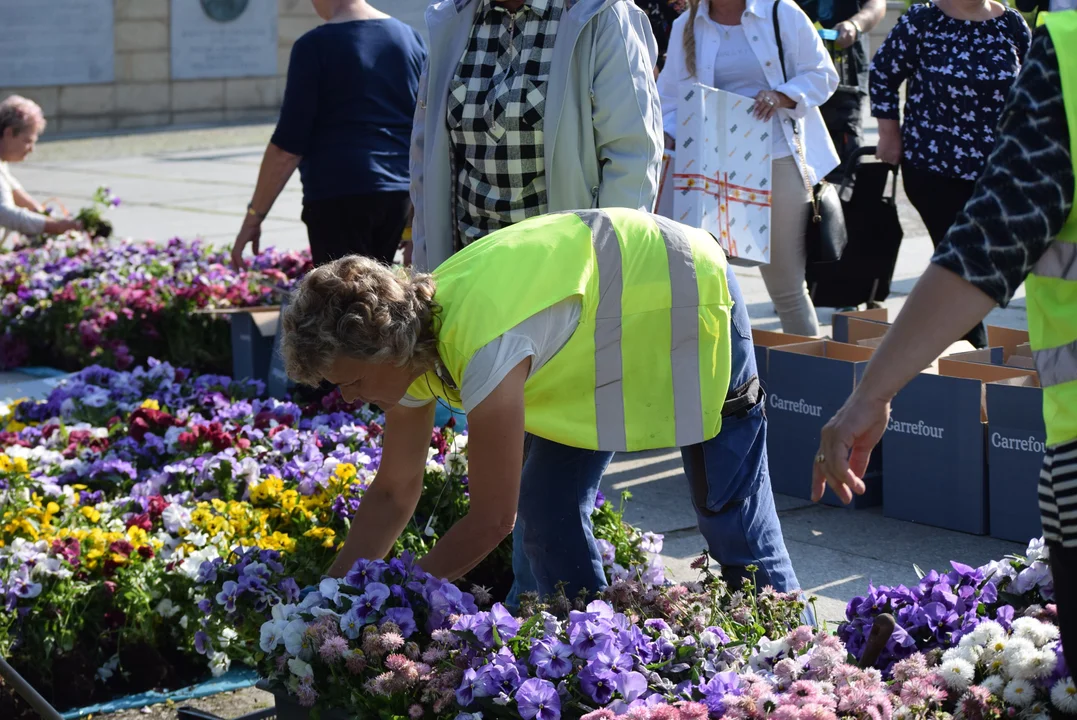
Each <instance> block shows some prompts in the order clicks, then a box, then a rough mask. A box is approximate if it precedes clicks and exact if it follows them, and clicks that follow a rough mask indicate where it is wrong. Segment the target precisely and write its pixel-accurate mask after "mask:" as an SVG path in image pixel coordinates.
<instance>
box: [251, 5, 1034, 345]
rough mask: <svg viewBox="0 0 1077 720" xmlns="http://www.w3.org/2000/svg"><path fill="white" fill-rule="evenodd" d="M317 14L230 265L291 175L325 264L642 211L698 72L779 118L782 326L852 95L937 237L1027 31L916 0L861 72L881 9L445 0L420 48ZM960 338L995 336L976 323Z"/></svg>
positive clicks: (409, 39)
mask: <svg viewBox="0 0 1077 720" xmlns="http://www.w3.org/2000/svg"><path fill="white" fill-rule="evenodd" d="M314 5H315V7H316V9H317V10H318V13H319V14H320V15H321V17H322V18H323V19H324V20H325V21H326V23H325V25H323V26H321V27H319V28H317V29H315V30H313V31H311V32H310V33H308V34H307V35H305V36H303V37H302V38H300V40H299V41H298V42H297V43H296V44H295V47H294V48H293V50H292V59H291V63H290V65H289V73H288V81H287V88H286V91H285V97H284V104H283V107H282V111H281V117H280V121H279V123H278V126H277V129H276V132H275V133H274V135H273V138H272V140H271V141H270V143H269V145H268V146H267V148H266V154H265V158H264V161H263V164H262V168H261V172H260V174H259V179H258V184H257V186H256V189H255V192H254V195H253V197H252V200H251V204H250V206H249V207H248V211H247V216H246V218H245V220H244V223H243V227H242V228H241V230H240V233H239V235H238V236H237V238H236V242H235V246H234V250H233V258H234V262H235V263H236V264H237V266H238V265H241V264H242V263H243V259H242V255H243V251H244V249H245V248H246V247H247V246H253V247H255V248H257V244H258V239H259V228H260V226H261V222H262V220H263V219H264V218H265V216H266V214H267V213H268V212H269V211H270V209H271V207H272V205H273V201H274V200H275V199H276V197H277V195H278V193H279V192H280V190H281V189H282V188H283V187H284V185H285V183H286V182H287V180H288V178H289V177H290V175H291V174H292V172H294V170H295V169H296V168H297V167H298V169H299V171H300V176H301V179H302V184H303V195H304V198H303V216H302V219H303V221H304V223H305V224H306V226H307V231H308V236H309V239H310V244H311V250H312V253H313V256H314V261H315V263H316V264H322V263H324V262H327V261H329V260H331V259H333V258H337V257H341V256H344V255H348V254H351V253H359V254H363V255H367V256H369V257H373V258H375V259H378V260H381V261H384V262H388V261H391V260H392V258H393V257H394V254H395V253H396V251H397V246H398V245H399V244H400V241H401V238H402V236H405V234H406V228H407V227H408V226H409V225H410V228H411V231H410V238H409V239H410V242H409V243H405V257H406V259H408V260H409V261H413V262H414V264H415V266H416V267H417V268H418V269H432V268H434V267H437V266H438V265H440V264H441V263H442V262H444V261H445V260H446V259H448V257H449V256H450V255H452V254H453V253H454V252H455V251H457V250H459V249H460V248H462V247H463V246H465V245H467V244H468V243H470V242H472V241H474V240H476V239H479V238H481V237H484V236H485V235H487V234H489V233H490V232H493V231H494V230H497V229H500V228H503V227H506V226H508V225H511V224H514V223H516V222H519V221H521V220H524V219H527V218H530V217H534V216H537V215H542V214H545V213H549V212H557V211H565V210H576V209H581V208H607V207H628V208H638V209H642V210H648V211H650V210H653V209H654V204H655V198H656V195H657V192H658V186H659V182H660V166H661V158H662V152H663V148H664V147H673V146H675V145H676V140H677V138H676V135H677V118H676V115H677V98H678V89H679V88H680V86H681V85H682V84H684V83H692V82H700V83H703V84H705V85H710V86H714V87H718V88H721V89H724V90H728V91H730V92H734V93H738V94H741V95H745V96H748V97H751V98H754V99H755V101H756V107H757V108H758V112H759V114H760V117H761V118H763V119H770V120H771V121H772V122H773V123H774V131H775V132H774V137H775V138H776V139H777V140H776V142H775V147H774V153H773V184H774V194H773V201H772V231H771V245H772V248H771V261H770V263H769V264H768V265H765V266H763V267H762V268H761V271H762V275H763V279H764V281H765V284H766V287H767V290H768V292H769V294H770V296H771V299H772V301H773V302H774V306H775V309H776V311H777V314H778V316H779V318H780V319H781V323H782V328H783V329H784V330H785V331H786V332H792V333H796V334H800V335H813V336H815V335H818V334H819V325H818V320H817V317H816V310H815V307H814V306H813V304H812V300H811V297H810V296H809V292H808V287H807V284H806V282H805V265H806V260H807V252H806V249H805V227H806V223H807V222H808V211H809V207H810V204H809V200H810V195H809V192H810V190H811V188H812V187H813V186H815V185H816V183H818V182H820V181H821V180H822V179H824V178H828V177H829V178H830V179H832V180H833V179H835V178H837V177H839V176H840V175H841V170H842V164H843V163H845V162H847V161H849V159H850V157H851V156H852V155H853V154H854V153H855V152H856V151H857V149H858V148H860V147H861V146H862V144H863V124H864V117H863V116H864V112H865V110H864V108H865V102H864V99H865V98H866V97H867V96H868V95H869V94H870V107H871V113H872V115H874V116H875V117H877V118H878V120H879V147H878V150H877V155H878V157H879V159H881V160H883V161H886V162H888V163H892V164H894V165H900V166H901V169H902V172H903V173H904V177H905V183H906V190H907V192H908V195H909V197H910V200H911V201H912V202H913V204H914V206H915V207H916V208H917V210H918V211H919V212H920V213H921V215H922V218H923V220H924V223H925V225H927V227H928V231H929V233H930V235H931V237H932V240H933V242H935V244H936V245H937V244H938V243H939V242H941V240H942V238H943V237H944V236H945V233H946V230H947V229H948V228H949V227H950V225H952V224H953V222H954V220H955V219H956V217H957V213H958V211H959V210H960V209H961V207H962V206H963V205H964V203H965V202H966V201H967V200H968V198H969V197H970V195H971V194H972V188H973V187H974V185H975V181H976V179H977V178H978V177H979V175H980V174H981V173H982V172H983V169H984V165H985V162H986V159H987V156H988V154H989V153H990V150H991V148H992V146H993V145H994V142H995V127H996V126H997V124H998V121H999V117H1000V114H1001V112H1002V105H1003V101H1004V99H1005V98H1006V96H1007V93H1008V91H1009V88H1010V86H1011V85H1012V83H1013V82H1014V79H1015V78H1016V76H1017V73H1018V71H1019V70H1020V66H1021V61H1022V58H1023V57H1024V55H1025V53H1026V52H1027V51H1028V47H1029V42H1030V37H1031V34H1030V31H1029V29H1028V27H1027V25H1026V23H1025V21H1024V19H1023V18H1022V16H1021V15H1020V14H1018V13H1017V11H1015V10H1012V9H1008V8H1006V7H1005V6H1003V5H1001V4H999V3H998V2H994V1H993V0H939V2H936V3H932V4H916V5H913V6H912V7H911V8H910V9H909V11H908V12H907V13H905V15H904V16H903V17H902V18H901V19H900V21H899V22H898V24H897V26H896V27H895V29H894V30H893V32H891V33H890V35H889V37H887V39H886V40H885V42H884V43H883V44H882V46H881V47H880V48H878V51H877V52H876V54H875V56H874V61H873V62H869V57H871V48H869V47H868V34H869V33H870V32H871V30H872V29H874V28H875V27H876V26H877V25H878V23H879V22H880V21H881V20H882V19H883V16H884V14H885V12H886V3H885V0H803V2H801V3H800V4H798V3H796V2H794V0H778V2H772V1H771V0H636V2H635V3H632V2H627V1H625V0H469V1H467V2H457V1H455V0H454V1H451V2H450V1H449V0H442V1H441V2H435V3H432V4H431V6H430V7H429V8H428V10H427V24H428V28H429V38H430V41H429V47H427V45H426V43H424V41H423V40H422V38H421V37H420V36H419V34H418V33H416V32H415V31H414V30H413V29H412V28H410V27H408V26H406V25H405V24H403V23H401V22H399V21H397V20H395V19H393V18H391V17H389V16H388V15H386V14H385V13H383V12H381V11H379V10H376V9H374V8H373V7H371V6H370V5H369V4H368V3H366V2H365V1H364V0H315V2H314ZM775 20H776V21H777V22H775ZM776 29H777V33H776V32H775V30H776ZM821 29H825V30H829V31H832V33H831V34H828V35H827V37H828V39H827V40H824V39H823V38H822V37H821V33H820V32H819V31H820V30H821ZM779 48H781V52H779ZM972 69H974V70H972ZM903 84H905V87H906V90H905V96H904V99H905V103H906V104H905V113H904V117H905V121H904V123H901V121H900V120H899V118H900V117H901V103H902V99H901V95H900V88H901V86H902V85H903ZM798 143H799V144H800V149H799V151H798ZM967 339H968V340H969V341H970V342H972V343H973V344H974V345H976V346H982V345H983V344H984V343H985V342H986V338H985V337H984V332H983V329H982V327H980V328H977V329H974V330H973V331H971V332H970V333H969V335H968V337H967Z"/></svg>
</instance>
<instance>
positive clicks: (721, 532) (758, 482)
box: [508, 268, 800, 607]
mask: <svg viewBox="0 0 1077 720" xmlns="http://www.w3.org/2000/svg"><path fill="white" fill-rule="evenodd" d="M727 277H728V279H729V290H730V293H731V295H732V296H733V303H734V305H733V312H732V323H731V329H730V336H731V340H732V350H733V352H732V369H733V372H732V377H731V378H730V383H729V387H730V388H731V390H732V389H736V388H741V387H744V386H747V385H748V384H749V383H751V381H752V379H753V378H755V377H757V375H758V373H757V371H756V366H755V349H754V347H753V345H752V330H751V322H750V320H749V318H748V309H747V307H746V305H745V303H744V298H743V296H742V295H741V292H740V286H739V285H738V284H737V280H736V277H735V276H734V275H733V270H732V268H730V269H729V271H728V272H727ZM764 409H765V403H764V402H762V399H761V401H760V402H759V403H758V404H756V405H755V406H754V407H751V408H749V409H746V410H745V411H743V412H741V413H739V414H737V415H731V416H728V417H725V418H723V420H722V431H721V432H720V433H719V434H718V436H717V437H714V438H712V439H710V440H708V441H706V442H704V443H701V444H698V445H692V446H689V447H684V448H681V458H682V461H683V463H684V472H685V476H686V477H687V479H688V484H689V487H690V489H691V494H692V503H693V505H694V506H695V510H696V520H697V522H698V525H699V531H700V533H702V535H703V537H704V538H706V540H707V545H708V547H709V549H710V554H711V557H713V558H714V559H715V560H716V561H717V562H718V563H719V565H721V568H722V575H723V576H724V577H725V578H726V580H727V581H728V582H729V583H730V584H731V585H734V586H735V585H738V584H739V583H740V582H741V580H743V579H744V578H746V577H748V576H749V574H748V572H747V570H746V567H747V566H748V565H755V566H756V567H757V568H758V570H757V571H756V573H755V583H756V585H757V587H765V586H767V585H772V586H773V587H774V588H775V589H776V590H778V591H780V592H789V591H792V590H798V589H799V588H800V585H799V583H798V582H797V578H796V573H795V572H793V564H792V562H791V561H790V560H789V553H788V551H787V550H786V548H785V541H784V539H783V538H782V529H781V524H780V523H779V521H778V513H777V509H776V508H775V506H774V496H773V494H772V492H771V487H770V472H769V470H768V467H767V419H766V414H765V411H764ZM612 458H613V453H611V452H601V451H597V452H596V451H594V450H583V449H581V448H574V447H569V446H567V445H561V444H559V443H555V442H552V441H550V440H545V439H543V438H539V437H533V436H529V437H528V443H527V454H526V458H525V460H524V466H523V474H522V477H521V485H520V503H519V510H518V512H517V516H516V527H515V529H514V530H513V556H512V567H513V572H514V573H515V576H516V579H515V582H514V583H513V588H512V591H511V592H510V594H509V598H508V604H509V605H510V606H513V607H514V606H515V605H516V603H517V598H518V596H519V594H520V593H522V592H537V593H539V594H540V595H542V596H546V595H549V594H552V593H553V592H555V591H556V589H557V585H558V584H559V583H562V582H563V583H564V584H565V592H566V594H567V595H568V596H569V597H570V598H571V597H574V596H575V595H576V594H577V593H578V592H580V590H583V589H587V590H591V591H595V590H600V589H602V588H604V587H605V586H606V575H605V572H604V571H603V567H602V558H601V555H600V553H599V551H598V546H597V545H596V543H595V538H594V535H593V534H592V529H591V511H592V510H593V508H594V506H595V498H596V496H597V494H598V489H599V485H600V484H601V482H602V475H603V473H605V471H606V468H607V467H608V466H609V464H610V460H611V459H612Z"/></svg>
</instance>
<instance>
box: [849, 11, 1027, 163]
mask: <svg viewBox="0 0 1077 720" xmlns="http://www.w3.org/2000/svg"><path fill="white" fill-rule="evenodd" d="M1031 37H1032V34H1031V33H1030V32H1029V29H1028V26H1027V25H1026V24H1025V21H1024V19H1023V18H1022V17H1021V16H1020V15H1019V14H1018V13H1017V11H1015V10H1010V9H1007V10H1006V12H1005V13H1003V14H1002V15H1001V16H999V17H997V18H994V19H992V20H985V21H982V22H974V21H970V20H955V19H954V18H951V17H950V16H948V15H946V14H945V13H944V12H942V10H940V9H939V8H938V7H936V6H935V5H934V4H927V5H914V6H913V7H911V8H910V9H909V11H908V12H906V13H905V14H904V15H903V16H902V17H901V19H900V20H899V21H898V24H897V25H896V26H895V27H894V29H893V30H892V31H891V32H890V34H889V35H888V36H887V37H886V40H885V41H884V42H883V44H882V47H880V48H879V51H878V53H876V55H875V59H874V60H873V61H872V63H871V86H870V87H871V91H870V92H871V114H872V115H874V116H875V117H877V118H885V119H891V120H899V119H900V116H899V108H900V105H901V103H900V100H899V95H898V91H899V89H900V88H901V83H902V82H904V81H906V80H907V81H908V84H907V85H906V88H905V96H906V97H905V122H904V124H903V125H902V131H901V138H902V143H903V158H902V159H903V161H904V162H905V163H908V164H909V165H912V166H913V167H916V168H918V169H921V170H926V171H929V172H933V173H937V174H939V175H944V176H947V177H953V178H961V179H965V180H975V179H977V178H978V177H979V176H980V173H982V172H983V169H984V164H985V163H986V162H987V156H988V155H989V154H990V153H991V149H992V148H993V147H994V145H995V129H996V127H997V125H998V121H999V117H1000V116H1001V114H1002V108H1003V106H1004V105H1005V102H1006V96H1007V94H1008V93H1009V91H1010V87H1011V86H1012V85H1013V82H1014V80H1015V79H1016V78H1017V73H1018V72H1019V71H1020V69H1021V62H1022V60H1023V59H1024V57H1025V53H1027V52H1028V47H1029V43H1030V42H1031Z"/></svg>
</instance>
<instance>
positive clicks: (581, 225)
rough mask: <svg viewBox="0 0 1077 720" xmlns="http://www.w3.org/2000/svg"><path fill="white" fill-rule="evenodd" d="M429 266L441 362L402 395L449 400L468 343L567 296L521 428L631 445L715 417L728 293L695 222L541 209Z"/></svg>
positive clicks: (706, 427)
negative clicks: (560, 329)
mask: <svg viewBox="0 0 1077 720" xmlns="http://www.w3.org/2000/svg"><path fill="white" fill-rule="evenodd" d="M433 274H434V277H435V279H436V290H435V293H434V301H435V302H436V303H437V304H438V305H439V306H440V311H439V323H440V324H439V329H438V352H439V354H440V356H441V361H442V363H443V365H444V366H443V368H442V369H441V372H440V373H439V372H437V371H431V372H428V373H427V374H426V375H424V376H423V377H421V378H419V379H418V380H417V381H416V382H415V383H413V384H412V386H411V387H410V388H409V389H408V394H409V395H411V396H413V397H416V398H419V399H429V398H433V397H438V398H441V399H443V400H446V401H448V402H449V403H451V404H453V405H456V406H457V407H459V403H460V394H459V391H458V390H457V389H456V388H459V386H460V383H461V382H462V381H463V377H464V373H465V372H466V370H467V367H468V363H469V362H470V361H471V359H472V358H473V357H474V355H475V353H476V352H478V351H479V350H480V349H481V348H482V347H484V346H485V345H486V344H488V343H489V342H491V341H492V340H494V339H495V338H497V337H499V336H500V335H502V334H504V333H505V332H507V331H508V330H511V329H512V328H513V327H515V326H516V325H518V324H520V323H521V322H523V321H524V320H526V319H527V318H529V317H531V316H532V315H535V314H536V313H538V312H541V311H542V310H545V309H546V308H549V307H551V306H553V305H555V304H556V303H558V302H561V301H562V300H565V299H568V298H570V297H578V298H579V299H580V301H581V313H580V320H579V325H578V327H577V329H576V331H575V333H574V334H573V335H572V337H571V338H570V339H569V341H568V342H567V343H566V344H565V346H564V347H563V348H562V349H561V350H560V351H558V353H557V354H556V355H555V356H554V357H553V358H552V359H550V361H549V362H548V363H546V364H545V365H544V366H543V367H542V368H540V369H539V370H538V371H537V372H535V373H534V374H532V375H531V377H530V378H529V379H528V380H527V382H526V384H525V385H524V401H525V407H526V412H525V427H526V429H527V431H528V432H530V433H532V434H534V435H537V436H539V437H543V438H546V439H548V440H553V441H555V442H559V443H562V444H564V445H569V446H572V447H580V448H586V449H591V450H614V451H618V450H627V451H634V450H647V449H654V448H667V447H683V446H686V445H693V444H696V443H700V442H703V441H705V440H709V439H710V438H713V437H714V436H715V435H717V434H718V432H719V430H720V429H721V427H722V406H723V405H724V403H725V398H726V395H727V393H728V390H729V380H730V373H731V368H730V365H731V358H730V312H731V309H732V300H731V298H730V294H729V287H728V285H727V282H726V257H725V253H724V252H723V251H722V248H721V246H720V245H719V244H718V242H717V241H716V240H715V239H714V238H713V237H712V236H711V235H710V234H709V233H707V232H705V231H703V230H698V229H695V228H690V227H688V226H686V225H681V224H680V223H676V222H673V221H671V220H668V219H666V218H663V217H659V216H657V215H652V214H650V213H644V212H640V211H637V210H626V209H608V210H581V211H578V212H569V213H557V214H550V215H543V216H540V217H536V218H531V219H529V220H525V221H523V222H520V223H517V224H515V225H512V226H510V227H507V228H504V229H502V230H499V231H497V232H494V233H491V234H490V235H488V236H486V237H485V238H483V239H482V240H479V241H477V242H474V243H471V244H470V245H468V246H467V247H466V248H464V249H463V250H462V251H460V252H459V253H457V254H456V255H453V256H452V257H451V258H449V259H448V260H447V261H445V263H443V264H442V265H441V266H440V267H438V268H437V269H436V270H435V271H434V273H433ZM446 372H447V373H448V377H446V375H445V373H446ZM442 378H445V381H443V380H442Z"/></svg>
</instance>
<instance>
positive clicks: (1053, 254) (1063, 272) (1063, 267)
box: [1032, 240, 1077, 282]
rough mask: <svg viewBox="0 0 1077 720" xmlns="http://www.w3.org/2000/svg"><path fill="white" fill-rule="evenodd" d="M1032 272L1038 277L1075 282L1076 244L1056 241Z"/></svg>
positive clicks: (1048, 247) (1076, 279) (1076, 265)
mask: <svg viewBox="0 0 1077 720" xmlns="http://www.w3.org/2000/svg"><path fill="white" fill-rule="evenodd" d="M1032 272H1033V273H1035V274H1036V275H1039V276H1040V277H1047V278H1058V279H1059V280H1069V281H1071V282H1077V243H1071V242H1060V241H1058V240H1056V241H1055V242H1053V243H1051V244H1050V245H1048V246H1047V250H1046V251H1045V252H1044V253H1043V255H1042V256H1040V259H1039V260H1038V261H1037V262H1036V266H1035V267H1034V268H1033V269H1032Z"/></svg>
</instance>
